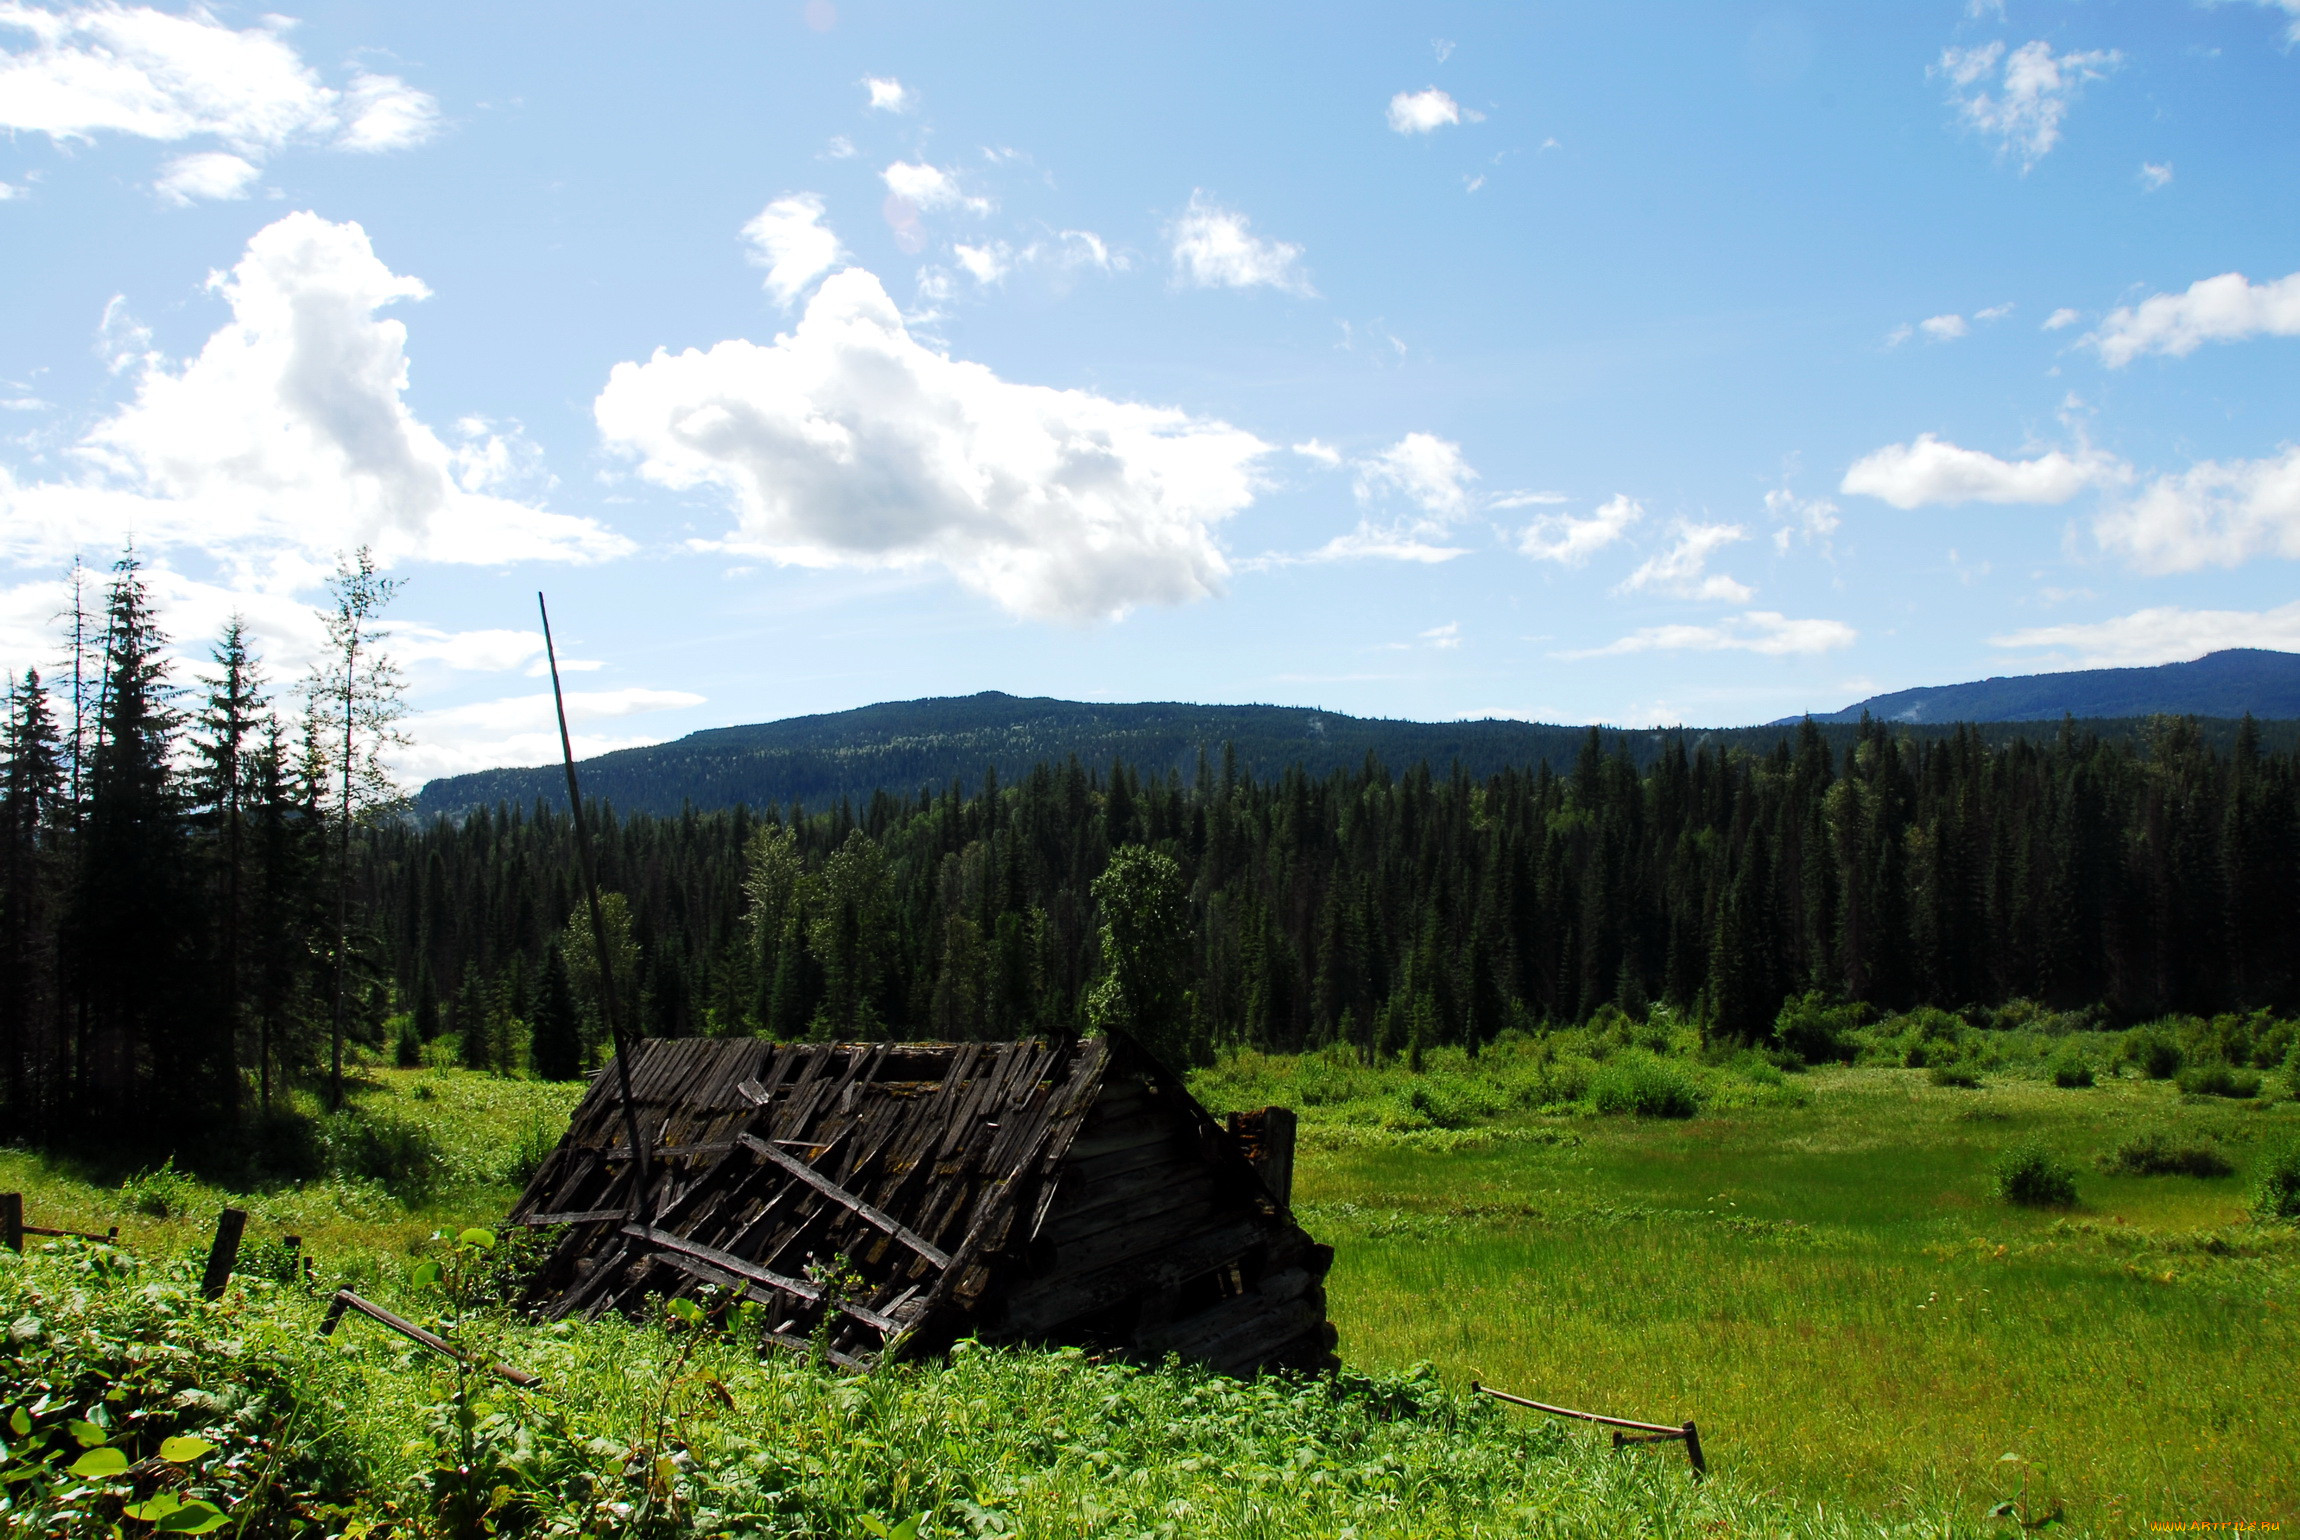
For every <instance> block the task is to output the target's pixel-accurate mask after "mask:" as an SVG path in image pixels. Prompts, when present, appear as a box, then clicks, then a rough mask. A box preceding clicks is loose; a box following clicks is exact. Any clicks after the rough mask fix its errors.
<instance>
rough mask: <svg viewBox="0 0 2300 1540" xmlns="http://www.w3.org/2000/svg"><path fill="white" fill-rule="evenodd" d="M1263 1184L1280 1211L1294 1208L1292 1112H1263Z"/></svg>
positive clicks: (1279, 1109) (1276, 1109)
mask: <svg viewBox="0 0 2300 1540" xmlns="http://www.w3.org/2000/svg"><path fill="white" fill-rule="evenodd" d="M1262 1180H1263V1181H1264V1182H1265V1183H1266V1184H1268V1186H1269V1189H1270V1196H1271V1197H1273V1198H1276V1199H1277V1200H1278V1206H1279V1207H1280V1208H1292V1207H1293V1206H1294V1109H1293V1108H1291V1107H1265V1108H1263V1109H1262Z"/></svg>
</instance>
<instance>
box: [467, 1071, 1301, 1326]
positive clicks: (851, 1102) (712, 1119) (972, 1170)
mask: <svg viewBox="0 0 2300 1540" xmlns="http://www.w3.org/2000/svg"><path fill="white" fill-rule="evenodd" d="M631 1081H632V1094H633V1099H634V1102H635V1104H636V1107H637V1111H638V1121H639V1126H640V1127H641V1128H642V1129H643V1130H646V1131H648V1132H649V1133H650V1134H651V1138H650V1141H649V1144H650V1151H649V1152H650V1159H651V1161H652V1166H653V1173H652V1183H651V1189H650V1191H649V1192H648V1193H647V1194H645V1195H644V1196H645V1200H646V1201H645V1202H644V1203H639V1202H637V1201H636V1200H637V1198H638V1197H639V1195H638V1194H637V1193H636V1192H635V1183H634V1181H633V1168H634V1162H633V1161H632V1160H631V1158H630V1155H631V1152H630V1148H629V1141H628V1139H627V1137H626V1135H625V1124H624V1121H623V1116H622V1109H621V1103H620V1098H619V1091H618V1088H617V1085H616V1081H615V1077H614V1076H611V1075H602V1076H601V1077H599V1078H598V1080H597V1081H595V1082H594V1084H593V1086H592V1088H591V1091H590V1094H589V1095H588V1096H586V1097H585V1098H584V1100H583V1103H582V1105H581V1106H580V1107H579V1108H578V1109H577V1110H576V1113H575V1117H574V1120H573V1123H572V1125H571V1127H570V1128H569V1130H568V1133H567V1136H566V1138H565V1139H564V1140H562V1141H561V1143H560V1145H559V1147H558V1149H556V1150H555V1151H553V1153H552V1154H551V1156H550V1157H549V1159H547V1160H546V1161H545V1162H544V1164H543V1166H542V1168H541V1169H540V1170H538V1171H537V1172H536V1174H535V1177H534V1179H533V1180H532V1181H531V1182H530V1183H529V1184H528V1187H527V1190H526V1192H525V1193H524V1194H522V1195H521V1197H520V1199H519V1202H518V1204H517V1205H516V1206H515V1207H514V1208H513V1210H512V1215H511V1217H512V1219H513V1220H514V1221H515V1222H522V1223H525V1224H529V1225H565V1226H566V1227H567V1229H566V1231H565V1234H564V1235H563V1237H562V1238H561V1240H560V1242H559V1244H558V1246H557V1247H556V1248H555V1249H554V1250H553V1252H552V1254H551V1255H550V1257H549V1258H548V1259H547V1260H546V1261H545V1262H544V1264H543V1265H542V1267H541V1268H540V1269H539V1270H538V1271H537V1273H536V1275H535V1277H534V1279H533V1280H532V1282H531V1284H530V1287H529V1290H528V1294H527V1303H528V1304H529V1306H530V1307H531V1308H534V1309H536V1310H538V1311H540V1312H542V1313H545V1314H548V1315H554V1316H560V1315H582V1316H585V1317H591V1316H596V1315H597V1314H599V1313H600V1312H602V1311H605V1310H609V1309H620V1310H627V1311H630V1310H637V1309H639V1308H640V1307H641V1306H642V1304H643V1303H644V1301H645V1300H647V1299H648V1298H650V1297H653V1296H656V1295H676V1294H692V1293H695V1292H697V1291H699V1290H701V1289H704V1288H706V1287H709V1286H713V1285H716V1286H719V1287H722V1288H727V1289H733V1290H735V1291H737V1292H740V1293H743V1294H746V1295H748V1296H749V1297H751V1298H753V1299H756V1300H758V1301H759V1302H760V1303H762V1304H764V1305H766V1306H767V1307H768V1323H769V1334H770V1338H771V1340H774V1341H776V1342H778V1343H780V1344H781V1345H783V1346H786V1347H792V1348H798V1349H803V1350H807V1351H812V1350H813V1347H814V1346H815V1344H816V1342H817V1341H818V1340H819V1341H820V1342H821V1343H822V1344H823V1345H824V1346H825V1347H826V1348H827V1351H828V1352H829V1354H830V1356H831V1357H832V1358H833V1359H834V1361H837V1362H841V1363H845V1364H849V1365H853V1366H862V1365H866V1364H869V1363H872V1362H876V1361H878V1360H880V1359H882V1358H889V1357H897V1356H901V1355H902V1354H904V1353H906V1352H916V1351H922V1350H932V1349H934V1348H937V1347H940V1346H942V1345H943V1344H945V1343H947V1342H948V1341H949V1340H951V1339H952V1338H953V1337H956V1336H958V1335H961V1334H963V1333H965V1332H970V1331H971V1332H975V1333H978V1334H980V1335H983V1336H985V1337H986V1338H988V1339H991V1340H1046V1339H1058V1340H1077V1341H1089V1342H1095V1343H1099V1344H1103V1345H1108V1346H1111V1347H1115V1348H1118V1349H1121V1350H1129V1351H1134V1352H1138V1353H1144V1354H1150V1355H1155V1354H1158V1353H1162V1352H1165V1351H1175V1352H1179V1353H1182V1354H1183V1356H1186V1357H1194V1358H1199V1359H1202V1360H1203V1361H1206V1362H1211V1363H1217V1364H1219V1365H1220V1366H1222V1367H1225V1368H1233V1369H1253V1368H1258V1367H1261V1366H1263V1365H1264V1364H1267V1363H1272V1362H1281V1361H1282V1362H1288V1363H1303V1364H1309V1363H1314V1362H1320V1361H1322V1360H1323V1359H1324V1356H1325V1353H1326V1349H1327V1348H1328V1346H1329V1345H1330V1342H1331V1331H1330V1328H1327V1327H1326V1325H1325V1320H1324V1295H1323V1291H1322V1289H1321V1288H1319V1287H1318V1283H1319V1280H1321V1279H1322V1278H1323V1275H1324V1272H1325V1267H1326V1263H1327V1261H1328V1260H1329V1259H1330V1256H1331V1253H1330V1251H1328V1250H1327V1249H1326V1248H1323V1247H1318V1246H1316V1245H1315V1244H1314V1243H1313V1242H1311V1241H1310V1239H1309V1237H1308V1236H1307V1235H1305V1234H1303V1233H1302V1232H1301V1230H1300V1228H1299V1227H1298V1226H1296V1225H1295V1224H1294V1223H1293V1220H1292V1217H1291V1215H1290V1214H1289V1213H1288V1212H1287V1209H1286V1205H1285V1202H1284V1200H1283V1196H1282V1194H1280V1195H1273V1193H1272V1192H1271V1191H1270V1190H1269V1188H1267V1187H1266V1186H1265V1185H1264V1183H1263V1180H1262V1178H1261V1177H1260V1176H1259V1175H1257V1174H1256V1170H1255V1167H1254V1166H1253V1165H1252V1164H1250V1163H1249V1160H1248V1157H1247V1154H1246V1150H1245V1148H1244V1147H1243V1146H1242V1145H1241V1143H1240V1141H1239V1140H1238V1139H1237V1138H1236V1137H1234V1136H1233V1134H1232V1133H1231V1132H1230V1131H1229V1130H1228V1129H1225V1128H1224V1127H1223V1126H1222V1125H1220V1124H1218V1123H1216V1122H1215V1121H1214V1119H1213V1118H1212V1116H1211V1115H1210V1114H1208V1113H1207V1112H1206V1110H1205V1109H1204V1108H1203V1107H1201V1106H1200V1105H1199V1104H1198V1103H1197V1102H1196V1101H1195V1100H1194V1099H1193V1098H1191V1097H1190V1095H1189V1093H1188V1091H1187V1090H1186V1089H1184V1088H1183V1086H1182V1085H1181V1083H1180V1082H1179V1081H1178V1080H1176V1079H1175V1078H1174V1077H1173V1076H1172V1075H1170V1074H1169V1073H1167V1072H1166V1071H1165V1070H1164V1069H1163V1068H1161V1067H1160V1066H1159V1065H1158V1064H1157V1063H1156V1062H1155V1061H1154V1060H1152V1059H1151V1058H1150V1056H1149V1055H1147V1054H1146V1053H1144V1052H1142V1051H1141V1050H1140V1049H1139V1048H1138V1047H1136V1046H1135V1045H1134V1044H1132V1043H1131V1042H1129V1041H1127V1040H1125V1039H1123V1038H1092V1039H1087V1040H1085V1041H1082V1042H1075V1043H1047V1042H1043V1041H1037V1040H1027V1041H1022V1042H1010V1043H836V1044H777V1043H767V1042H763V1041H759V1040H756V1039H692V1038H690V1039H655V1040H650V1041H648V1042H645V1043H642V1044H640V1045H639V1047H638V1048H637V1050H635V1051H634V1053H633V1057H632V1066H631Z"/></svg>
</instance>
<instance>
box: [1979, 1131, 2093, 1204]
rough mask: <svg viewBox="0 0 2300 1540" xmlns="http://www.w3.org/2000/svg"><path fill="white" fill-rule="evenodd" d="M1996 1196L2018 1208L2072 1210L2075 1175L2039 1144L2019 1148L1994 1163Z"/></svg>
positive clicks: (2060, 1160) (2074, 1196) (2064, 1163)
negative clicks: (1995, 1164) (1995, 1165)
mask: <svg viewBox="0 0 2300 1540" xmlns="http://www.w3.org/2000/svg"><path fill="white" fill-rule="evenodd" d="M1997 1196H1998V1197H2000V1198H2002V1199H2004V1200H2005V1202H2007V1203H2013V1204H2018V1205H2019V1206H2020V1207H2022V1208H2074V1207H2076V1172H2075V1171H2073V1170H2071V1169H2070V1168H2069V1165H2068V1163H2067V1162H2066V1161H2064V1160H2062V1159H2061V1158H2060V1157H2059V1156H2058V1155H2055V1154H2054V1153H2053V1152H2052V1151H2051V1150H2050V1149H2048V1148H2047V1147H2045V1146H2044V1145H2042V1144H2037V1143H2029V1144H2023V1145H2019V1146H2017V1147H2016V1148H2014V1149H2012V1150H2009V1151H2007V1152H2006V1154H2005V1157H2004V1159H2003V1160H2001V1161H1999V1162H1998V1163H1997Z"/></svg>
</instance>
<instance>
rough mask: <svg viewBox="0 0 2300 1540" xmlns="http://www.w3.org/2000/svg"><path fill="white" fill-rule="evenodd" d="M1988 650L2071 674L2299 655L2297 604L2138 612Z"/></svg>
mask: <svg viewBox="0 0 2300 1540" xmlns="http://www.w3.org/2000/svg"><path fill="white" fill-rule="evenodd" d="M1989 645H1990V646H1992V647H2003V648H2007V649H2010V650H2022V651H2027V650H2050V651H2053V652H2059V653H2063V654H2066V655H2067V656H2066V661H2067V663H2068V664H2069V666H2071V667H2074V668H2119V667H2127V668H2129V667H2135V666H2144V665H2148V664H2155V663H2178V662H2182V661H2184V660H2186V659H2189V658H2200V657H2202V656H2204V654H2206V653H2208V652H2217V651H2219V650H2220V649H2221V648H2224V647H2265V648H2269V649H2272V650H2274V651H2278V652H2300V600H2295V601H2294V602H2293V603H2291V604H2286V605H2281V606H2279V607H2278V608H2276V609H2272V610H2187V609H2181V608H2179V607H2178V606H2176V605H2166V606H2163V607H2160V608H2156V609H2145V610H2136V611H2134V612H2133V613H2132V614H2130V615H2119V616H2117V617H2116V618H2115V619H2113V620H2100V621H2094V622H2091V623H2090V624H2081V625H2063V626H2035V627H2032V628H2030V629H2028V630H2026V631H2012V632H2008V633H2006V634H2005V635H2003V636H1992V637H1990V638H1989Z"/></svg>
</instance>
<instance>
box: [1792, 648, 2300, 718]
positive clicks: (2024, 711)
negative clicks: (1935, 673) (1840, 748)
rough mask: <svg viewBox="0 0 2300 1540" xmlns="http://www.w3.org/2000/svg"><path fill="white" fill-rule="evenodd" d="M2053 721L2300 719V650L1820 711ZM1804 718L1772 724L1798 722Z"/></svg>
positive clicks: (2008, 681)
mask: <svg viewBox="0 0 2300 1540" xmlns="http://www.w3.org/2000/svg"><path fill="white" fill-rule="evenodd" d="M1863 712H1867V713H1868V714H1869V715H1870V716H1873V717H1875V718H1876V719H1877V720H1878V721H1880V722H1907V723H1912V724H1934V723H1946V722H2045V721H2053V720H2056V719H2058V718H2060V717H2063V716H2071V717H2078V718H2095V717H2101V718H2121V717H2143V716H2160V715H2161V716H2200V717H2241V716H2244V715H2246V714H2247V713H2249V714H2251V715H2252V716H2255V717H2263V718H2270V719H2284V718H2290V717H2300V653H2289V652H2273V651H2270V650H2268V649H2267V648H2262V647H2226V648H2222V649H2221V650H2220V651H2218V652H2208V653H2206V654H2205V655H2204V656H2203V657H2201V658H2191V659H2189V660H2188V661H2186V662H2182V663H2158V664H2155V665H2152V666H2148V667H2140V668H2088V669H2071V670H2069V671H2067V672H2065V673H2058V674H2009V675H1992V676H1991V677H1989V678H1987V679H1975V680H1970V681H1968V682H1966V683H1963V684H1933V685H1919V686H1916V687H1915V688H1913V689H1907V690H1894V691H1892V692H1890V693H1888V694H1884V695H1872V696H1870V697H1869V698H1868V699H1867V700H1863V701H1855V702H1854V703H1853V704H1852V705H1850V706H1847V707H1846V708H1845V709H1844V710H1842V711H1830V712H1818V711H1817V712H1814V713H1812V717H1813V720H1814V721H1816V722H1858V721H1859V720H1860V719H1861V714H1862V713H1863ZM1801 720H1803V718H1801V717H1783V718H1781V719H1780V720H1778V721H1775V722H1772V723H1769V724H1767V725H1769V726H1772V727H1793V726H1795V725H1796V724H1797V723H1798V722H1799V721H1801Z"/></svg>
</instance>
